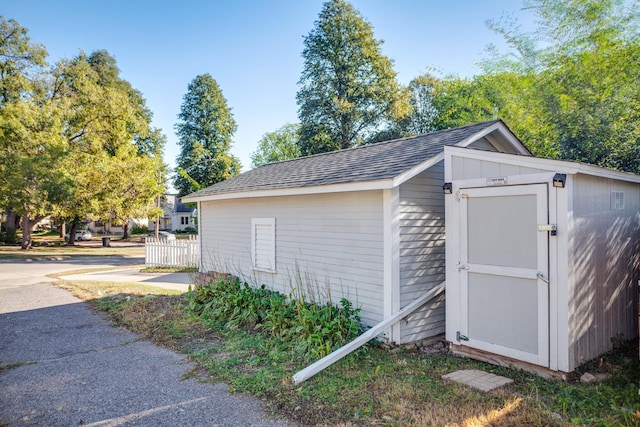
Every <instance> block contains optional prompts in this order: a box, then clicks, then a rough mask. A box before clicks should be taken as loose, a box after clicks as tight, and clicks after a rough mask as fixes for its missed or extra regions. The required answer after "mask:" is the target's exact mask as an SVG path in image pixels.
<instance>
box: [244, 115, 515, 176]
mask: <svg viewBox="0 0 640 427" xmlns="http://www.w3.org/2000/svg"><path fill="white" fill-rule="evenodd" d="M497 122H502V120H501V119H493V120H486V121H484V122H478V123H470V124H468V125H463V126H456V127H452V128H447V129H440V130H436V131H433V132H427V133H421V134H418V135H412V136H404V137H402V138H395V139H390V140H387V141H380V142H375V143H372V144H361V145H357V146H355V147H349V148H342V149H339V150H333V151H327V152H324V153H316V154H311V155H310V156H302V157H296V158H295V159H286V160H278V161H276V162H270V163H265V164H264V165H260V166H258V167H257V168H256V169H259V168H261V167H263V166H268V165H277V164H282V163H286V162H293V161H297V160H300V159H310V158H315V157H321V156H327V155H335V154H336V153H343V152H346V151H353V150H358V149H363V148H367V147H374V146H381V145H386V144H390V143H392V142H398V141H406V140H409V139H414V138H420V137H423V136H427V135H435V134H438V133H442V132H449V131H451V130H459V129H465V128H468V127H471V126H480V125H485V124H486V125H488V124H489V123H497Z"/></svg>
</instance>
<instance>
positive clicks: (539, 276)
mask: <svg viewBox="0 0 640 427" xmlns="http://www.w3.org/2000/svg"><path fill="white" fill-rule="evenodd" d="M536 277H537V278H538V279H540V280H542V281H543V282H544V283H546V284H549V279H547V278H546V277H544V274H542V273H540V272H539V271H538V274H536Z"/></svg>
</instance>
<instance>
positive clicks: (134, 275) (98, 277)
mask: <svg viewBox="0 0 640 427" xmlns="http://www.w3.org/2000/svg"><path fill="white" fill-rule="evenodd" d="M60 278H61V279H63V280H91V281H97V282H116V283H140V284H142V285H149V286H157V287H159V288H165V289H175V290H178V291H182V292H187V290H188V289H189V284H193V273H141V272H140V269H131V268H129V269H123V270H108V271H96V272H89V273H82V274H72V275H69V276H61V277H60Z"/></svg>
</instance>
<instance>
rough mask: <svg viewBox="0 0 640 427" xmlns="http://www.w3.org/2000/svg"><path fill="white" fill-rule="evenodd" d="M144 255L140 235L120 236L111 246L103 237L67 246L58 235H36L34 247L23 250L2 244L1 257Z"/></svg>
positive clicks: (16, 246) (15, 246) (112, 241)
mask: <svg viewBox="0 0 640 427" xmlns="http://www.w3.org/2000/svg"><path fill="white" fill-rule="evenodd" d="M114 255H119V256H127V257H134V256H135V257H138V256H144V244H142V243H140V242H139V238H138V237H133V238H131V239H129V241H122V240H119V238H115V239H112V240H111V247H103V246H102V239H101V238H100V237H94V238H93V239H92V240H91V241H86V242H76V244H75V245H74V246H67V245H66V244H65V242H64V240H63V239H62V238H60V237H57V236H52V235H50V234H47V235H42V236H38V235H34V237H33V248H31V249H29V250H22V249H21V248H20V245H0V259H24V258H34V257H68V256H114Z"/></svg>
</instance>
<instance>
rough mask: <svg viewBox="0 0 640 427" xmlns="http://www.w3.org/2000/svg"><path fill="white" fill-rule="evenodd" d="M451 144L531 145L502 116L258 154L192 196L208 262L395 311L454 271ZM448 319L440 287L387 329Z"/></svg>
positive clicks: (403, 335) (418, 333)
mask: <svg viewBox="0 0 640 427" xmlns="http://www.w3.org/2000/svg"><path fill="white" fill-rule="evenodd" d="M446 145H453V146H458V147H474V148H478V149H482V150H489V151H499V152H505V153H514V154H520V155H523V156H527V155H530V153H529V151H528V150H527V149H526V148H525V147H524V146H523V145H522V143H521V142H520V141H519V140H518V139H517V138H516V137H515V136H514V135H513V134H512V133H511V131H510V130H509V129H508V127H507V126H506V125H505V124H504V123H503V122H502V121H500V120H494V121H490V122H484V123H478V124H474V125H469V126H463V127H460V128H456V129H449V130H445V131H440V132H434V133H431V134H427V135H420V136H416V137H411V138H404V139H399V140H393V141H386V142H381V143H378V144H372V145H365V146H360V147H357V148H352V149H348V150H341V151H336V152H331V153H325V154H319V155H315V156H309V157H303V158H300V159H295V160H290V161H284V162H277V163H271V164H267V165H264V166H261V167H259V168H256V169H254V170H251V171H248V172H245V173H243V174H241V175H239V176H237V177H235V178H232V179H229V180H227V181H223V182H220V183H218V184H215V185H213V186H211V187H208V188H205V189H203V190H200V191H198V192H196V193H193V194H190V195H189V196H187V197H184V198H183V201H189V202H197V203H198V213H199V221H198V226H199V234H200V245H201V248H200V249H201V251H200V253H201V259H202V261H201V265H200V271H201V272H218V273H230V274H233V275H236V276H239V277H241V278H242V279H244V280H247V281H248V282H249V283H253V284H255V285H260V284H265V285H266V286H267V287H269V288H270V289H273V290H277V291H280V292H282V293H284V294H290V293H292V292H298V291H302V292H303V293H306V294H307V295H312V296H315V298H316V299H327V298H328V297H329V294H330V297H331V299H332V301H333V302H334V303H337V302H338V301H339V300H340V299H341V298H343V297H344V298H346V299H348V300H350V301H351V302H352V303H353V304H354V305H355V306H356V307H360V308H361V310H362V311H361V317H362V319H363V321H364V322H365V323H366V324H368V325H370V326H373V325H375V324H378V323H379V322H381V321H383V320H386V319H389V318H390V317H391V316H392V315H394V314H396V313H398V312H399V311H400V310H401V309H402V308H404V307H406V306H407V305H409V304H410V303H411V302H413V301H414V300H416V299H417V298H419V297H421V296H422V295H424V294H425V293H427V292H429V291H430V290H432V289H434V288H435V287H436V286H438V285H440V284H441V283H442V282H443V281H444V278H445V243H444V231H445V230H444V219H445V218H444V217H445V212H444V203H445V197H444V194H443V192H442V183H443V181H444V166H443V158H444V151H443V149H444V147H445V146H446ZM444 321H445V313H444V301H443V296H442V295H440V296H439V297H438V298H437V299H436V300H434V301H432V302H430V303H427V304H426V305H424V306H423V307H422V308H421V309H420V310H419V311H417V312H415V313H414V314H413V315H411V316H410V317H408V318H406V319H404V320H403V321H401V322H399V323H397V324H395V325H394V326H392V327H391V328H390V330H388V331H387V333H386V334H385V337H386V339H388V340H389V341H392V342H396V343H406V342H411V341H415V340H419V339H423V338H427V337H431V336H436V335H440V334H442V333H444Z"/></svg>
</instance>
